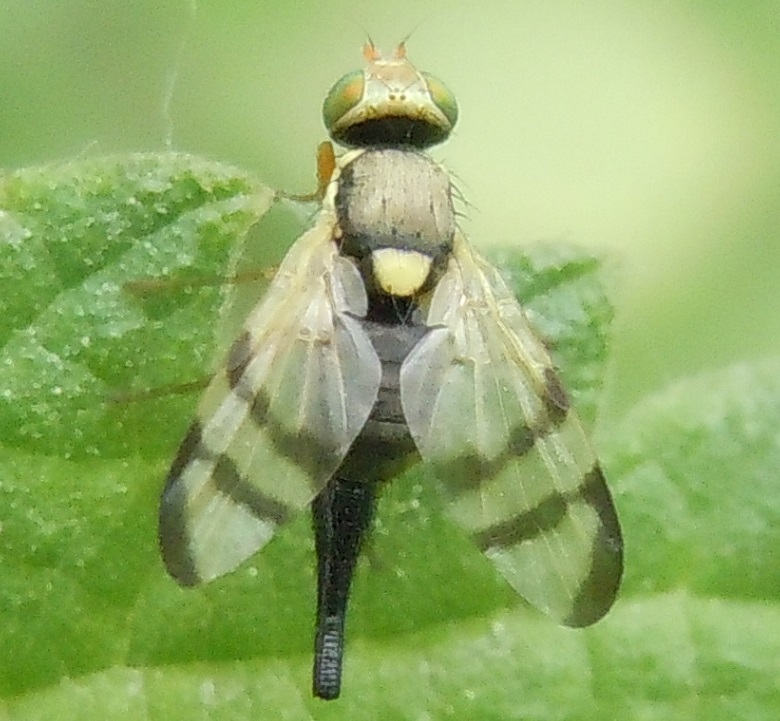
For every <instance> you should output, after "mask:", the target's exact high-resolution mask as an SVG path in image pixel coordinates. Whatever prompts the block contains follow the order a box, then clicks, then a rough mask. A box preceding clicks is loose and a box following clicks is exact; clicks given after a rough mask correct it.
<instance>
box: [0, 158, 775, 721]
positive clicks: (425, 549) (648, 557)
mask: <svg viewBox="0 0 780 721" xmlns="http://www.w3.org/2000/svg"><path fill="white" fill-rule="evenodd" d="M270 202H271V193H270V191H268V190H267V189H266V188H264V187H263V186H262V185H261V184H260V183H258V182H257V181H256V180H254V179H253V178H251V177H249V176H246V175H245V174H243V173H241V172H239V171H237V170H235V169H232V168H226V167H224V166H221V165H218V164H213V163H207V162H205V161H202V160H198V159H195V158H190V157H187V156H176V155H165V156H133V157H129V158H114V159H108V160H99V161H81V162H78V163H69V164H67V165H64V166H53V167H47V168H40V169H34V170H27V171H22V172H20V173H18V174H15V175H11V176H8V177H6V178H5V179H3V180H2V182H0V208H2V211H0V277H2V279H3V288H4V292H3V295H2V299H0V303H2V304H3V305H2V309H3V313H2V314H0V339H2V345H1V346H0V349H1V350H0V352H2V354H3V355H2V358H3V360H2V363H0V429H1V430H2V442H3V445H2V447H1V448H0V578H2V582H0V618H2V623H0V699H2V700H0V719H5V718H8V719H14V720H16V719H50V718H52V717H54V716H56V718H58V719H63V720H64V719H79V720H81V719H101V720H102V719H106V718H123V719H136V718H138V719H145V720H148V719H166V720H167V719H201V718H202V719H211V720H219V721H221V720H223V719H246V718H280V719H284V718H287V719H299V718H311V717H315V716H316V718H322V719H327V718H344V717H359V718H381V719H396V718H397V719H418V718H422V717H430V718H438V717H448V718H450V717H451V718H463V719H474V718H479V719H488V720H489V719H512V718H517V719H521V718H522V719H563V718H567V719H604V718H643V719H653V718H658V719H676V718H680V719H682V718H708V719H713V718H714V719H719V718H723V719H726V718H728V719H733V718H751V719H764V718H766V719H770V718H771V719H775V718H777V717H778V708H777V701H776V700H775V699H776V698H780V690H778V683H779V682H778V679H780V668H778V663H779V662H778V659H780V641H778V640H777V638H778V636H779V635H778V634H776V633H771V632H770V630H771V629H777V628H778V624H779V623H780V605H778V596H780V594H779V593H778V589H777V579H778V578H780V574H778V570H780V569H778V560H777V558H776V556H775V549H776V548H777V540H778V539H777V538H776V536H777V533H778V530H777V529H778V528H780V523H778V520H780V519H778V517H777V516H778V511H777V503H776V502H775V498H776V497H777V494H776V493H773V492H772V487H773V486H772V484H773V480H774V476H773V475H772V473H773V471H774V470H775V469H776V468H777V467H778V460H780V459H778V453H779V452H780V451H778V444H777V440H776V431H775V430H773V429H776V428H777V427H778V425H779V424H778V421H780V418H778V415H780V392H779V391H780V389H779V388H778V381H777V380H776V379H777V378H779V377H780V374H779V373H778V371H780V363H767V364H766V365H765V366H761V367H750V366H745V367H743V368H740V369H735V370H732V371H727V372H723V373H720V374H713V375H712V376H710V377H707V378H704V379H701V380H694V381H690V382H687V383H683V384H680V385H679V386H676V387H673V388H671V389H669V391H668V392H667V393H665V394H663V395H662V396H660V397H659V398H657V399H650V400H648V402H647V403H646V404H645V405H644V406H643V407H642V408H640V409H637V411H636V413H635V414H634V415H633V416H632V417H631V418H629V419H627V420H626V422H625V423H624V424H623V426H622V427H621V431H620V434H619V435H614V436H612V437H610V436H608V435H607V434H604V437H605V440H606V442H607V444H608V445H607V447H606V450H607V453H606V454H605V457H604V461H605V466H606V469H607V474H608V477H609V478H610V480H611V482H612V487H613V489H615V490H616V497H617V503H618V507H619V511H620V513H621V516H622V519H623V523H624V530H625V535H626V541H627V554H628V556H627V573H626V583H625V587H624V591H623V594H622V597H621V598H620V599H619V600H618V603H617V604H616V607H615V608H614V609H613V611H612V612H611V613H610V614H609V615H608V617H607V618H606V619H605V620H604V621H602V622H600V623H599V624H597V625H596V626H595V627H593V628H590V629H585V630H579V631H573V630H570V629H562V628H559V627H557V626H555V625H554V624H552V623H551V622H549V621H548V620H547V619H545V618H544V617H542V616H541V615H540V614H539V613H537V612H536V611H534V610H533V609H530V608H528V607H527V606H526V605H525V604H524V603H523V602H522V601H521V600H519V599H518V598H517V597H516V596H515V595H514V594H513V593H512V592H511V591H509V590H508V589H507V588H506V587H505V585H504V584H503V582H502V581H501V580H500V579H499V578H497V576H496V575H495V573H494V571H493V568H492V566H491V564H489V563H488V562H487V561H486V560H485V559H484V558H483V557H482V556H481V554H479V552H477V551H476V550H475V549H474V548H472V547H471V545H470V544H469V543H468V542H467V540H466V539H464V538H463V537H461V536H460V534H459V533H458V532H457V531H456V530H455V529H453V528H452V527H450V526H449V525H448V524H447V523H446V522H445V520H444V519H443V518H442V516H441V514H440V513H439V509H438V500H437V496H436V494H435V493H434V492H433V490H432V487H433V485H434V484H432V483H431V479H430V478H429V477H428V476H427V474H426V473H425V471H424V469H422V470H419V471H417V472H414V473H409V474H407V475H406V476H404V477H403V478H401V479H398V481H397V482H394V483H393V484H391V485H390V486H389V487H388V488H387V491H386V493H385V494H384V497H383V498H382V500H381V502H380V508H379V514H378V515H379V517H378V523H377V528H376V532H375V533H374V536H373V539H372V543H371V545H370V548H369V549H368V550H367V553H366V554H365V558H364V561H363V563H362V565H361V567H360V568H359V570H358V574H357V577H356V581H355V589H354V593H353V596H352V600H351V608H350V618H349V628H348V647H347V655H346V668H345V680H344V688H343V696H342V698H341V699H340V700H339V701H336V702H333V703H329V704H325V703H323V702H320V701H317V700H314V699H312V698H311V695H310V691H309V684H310V666H311V647H312V629H313V608H314V600H315V587H314V586H315V577H314V561H313V550H312V541H311V533H310V529H309V519H308V518H305V517H301V518H299V519H297V520H296V521H295V522H294V523H292V524H291V525H290V526H289V527H288V528H285V530H284V532H283V533H281V534H280V535H279V537H278V538H276V539H274V541H273V542H272V543H271V544H269V546H268V548H267V549H265V550H264V551H263V552H262V553H261V554H258V556H257V557H255V558H253V559H251V560H250V561H249V562H248V563H247V564H245V565H244V566H243V567H242V568H241V569H239V570H238V571H237V572H236V573H234V574H231V575H230V576H228V577H226V578H224V579H220V580H219V581H216V582H214V583H212V584H210V585H207V586H205V587H202V588H197V589H194V590H193V589H189V590H184V589H180V588H178V587H177V586H176V584H175V583H174V582H173V581H172V580H171V579H169V578H168V577H167V576H166V574H165V572H164V569H163V567H162V564H161V562H160V560H159V558H158V552H157V547H156V514H157V504H158V500H159V494H160V491H161V486H162V479H163V478H164V475H165V472H166V470H167V467H168V464H169V463H170V460H171V459H172V457H173V455H174V453H175V451H176V447H177V444H178V442H179V441H180V439H181V436H182V434H183V433H184V431H185V429H186V427H187V425H188V423H189V421H190V419H191V416H192V412H193V409H194V406H195V403H196V401H197V394H190V395H187V396H185V395H181V394H162V393H160V394H153V395H151V396H145V395H140V396H138V397H137V398H135V399H134V400H132V401H127V400H126V401H125V402H123V403H108V402H107V399H108V398H109V396H110V395H111V394H115V393H118V392H126V393H128V392H129V393H131V394H132V393H133V392H137V391H139V390H144V389H148V388H152V389H153V388H160V387H161V386H165V385H167V384H180V383H185V382H187V381H192V380H197V379H198V377H201V376H203V374H205V373H208V372H209V371H210V370H211V369H212V368H213V367H214V364H215V362H218V359H219V353H220V348H223V347H224V345H225V343H226V339H227V338H228V337H229V335H230V332H231V328H232V327H234V325H235V320H236V317H237V316H239V315H240V313H241V310H242V309H244V308H245V307H246V305H247V303H248V302H249V300H248V298H236V297H235V295H236V293H238V294H242V293H243V294H245V295H246V296H252V295H255V294H256V292H257V290H258V289H257V288H256V287H251V286H250V287H249V288H247V287H245V286H244V284H242V285H241V287H233V286H225V285H220V284H218V283H217V284H203V283H202V282H201V280H202V279H203V278H206V279H212V280H214V279H218V278H224V277H225V276H229V275H231V274H232V273H234V272H236V270H240V269H241V267H243V266H242V262H241V260H240V259H239V256H240V255H241V254H242V253H243V251H241V250H240V249H239V250H238V251H237V250H236V246H237V245H239V246H240V245H242V242H243V241H244V239H245V240H246V244H247V248H246V249H245V250H246V253H243V254H244V255H251V256H252V258H251V259H250V260H248V261H244V262H245V263H248V265H249V266H250V267H251V266H253V265H259V267H262V266H263V265H265V264H267V263H269V262H274V261H275V260H276V259H278V258H279V256H280V254H281V253H282V252H283V249H284V247H286V245H289V242H291V240H292V239H293V238H294V237H295V234H296V232H299V231H300V229H301V227H302V222H301V219H300V216H299V215H297V214H296V212H295V209H294V208H290V207H286V206H282V205H280V204H277V205H276V206H275V207H274V208H273V209H272V210H270V211H269V212H268V213H267V214H266V212H265V211H266V210H267V209H268V205H269V204H270ZM261 218H262V219H261ZM260 219H261V220H260ZM258 220H260V222H259V224H258V225H257V226H256V227H252V226H254V225H255V224H256V223H257V221H258ZM250 228H252V230H251V232H250ZM499 263H500V266H501V268H502V270H504V271H505V273H506V274H507V276H508V277H509V278H510V281H511V282H512V284H513V286H514V287H515V288H516V289H517V290H518V291H522V292H521V296H522V297H523V298H524V299H525V300H526V301H527V302H528V304H529V306H530V307H531V310H532V311H533V313H534V316H535V317H536V318H537V320H540V321H541V322H540V327H541V329H542V332H543V334H544V335H545V336H546V337H547V338H548V339H549V340H550V342H551V344H552V347H553V350H554V352H555V354H556V358H557V359H558V362H559V363H560V365H561V367H562V371H563V374H564V377H565V378H567V379H568V381H569V383H570V385H572V386H573V389H574V395H575V397H576V398H577V400H578V401H583V402H584V410H583V406H579V404H578V406H579V408H580V412H581V413H582V414H583V415H584V416H585V417H586V419H588V420H590V419H592V417H593V410H592V409H593V408H594V407H595V404H594V402H593V400H592V399H595V397H596V395H597V391H598V388H597V386H598V385H599V384H600V379H601V377H602V376H603V372H604V362H605V359H606V341H605V339H606V334H607V326H608V323H609V320H610V318H611V309H610V307H609V304H608V303H607V302H606V299H605V297H604V293H603V289H602V287H601V284H600V283H599V272H598V262H597V261H595V260H593V259H592V258H588V257H587V256H586V255H584V254H582V253H578V252H576V251H573V250H571V249H567V248H563V249H560V248H542V249H535V250H534V251H532V252H531V253H529V254H520V253H518V252H517V251H514V252H509V251H507V252H506V254H504V255H503V256H502V257H501V258H500V259H499ZM150 278H169V279H174V280H175V281H176V282H170V283H168V284H167V285H165V284H163V285H162V286H161V287H160V288H156V289H150V290H148V292H145V293H143V294H140V295H139V294H137V293H134V292H130V291H129V286H128V283H129V282H130V281H133V280H135V281H146V280H148V279H150ZM185 281H186V282H185ZM737 563H739V564H740V565H739V566H738V567H737V566H736V564H737Z"/></svg>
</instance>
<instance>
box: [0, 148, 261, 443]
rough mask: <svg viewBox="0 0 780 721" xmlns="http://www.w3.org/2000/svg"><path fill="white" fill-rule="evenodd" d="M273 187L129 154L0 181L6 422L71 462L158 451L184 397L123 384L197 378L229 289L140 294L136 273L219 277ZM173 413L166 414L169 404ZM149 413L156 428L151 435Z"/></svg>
mask: <svg viewBox="0 0 780 721" xmlns="http://www.w3.org/2000/svg"><path fill="white" fill-rule="evenodd" d="M271 198H272V194H271V192H270V191H269V190H268V189H267V188H264V187H263V186H262V185H260V184H259V183H258V182H257V181H256V180H253V179H252V178H249V177H248V176H246V175H245V174H243V173H240V172H238V171H237V170H235V169H233V168H229V167H225V166H221V165H218V164H216V163H207V162H205V161H202V160H198V159H196V158H192V157H189V156H181V155H163V156H159V155H137V156H131V157H129V158H108V159H102V160H91V161H81V162H72V163H67V164H62V165H57V166H47V167H42V168H34V169H30V170H24V171H20V172H18V173H15V174H13V175H11V176H9V177H7V178H5V179H4V180H3V182H2V184H0V208H2V209H3V212H2V215H0V233H1V234H2V236H1V237H2V242H1V243H0V285H1V286H2V287H3V288H4V289H5V290H4V292H3V294H2V297H0V347H2V358H1V359H0V389H2V391H0V428H2V431H3V442H4V443H5V444H6V445H8V446H13V447H18V448H24V449H28V450H35V451H36V452H39V453H44V454H47V455H55V456H60V457H66V458H83V457H85V456H101V457H104V456H106V455H116V456H123V455H127V454H128V453H129V452H131V451H135V452H137V451H141V452H148V451H159V449H160V448H161V447H162V446H161V442H164V443H165V445H166V446H167V442H168V441H169V440H170V438H171V436H170V433H169V432H167V431H168V429H170V428H177V425H178V424H177V423H176V422H175V420H174V419H175V418H176V415H177V414H178V413H180V412H181V404H176V403H175V402H174V403H173V404H169V403H168V402H167V400H166V403H161V404H157V405H156V406H154V409H153V410H152V411H151V412H150V409H149V408H146V409H144V412H143V413H139V412H138V410H139V408H140V407H139V406H137V405H133V404H116V403H111V399H112V397H113V395H114V394H115V393H117V392H126V391H134V390H141V389H143V387H144V386H141V387H140V388H139V383H143V384H146V385H148V386H149V387H159V386H161V385H164V384H166V383H176V382H180V381H181V379H182V378H183V379H185V380H193V379H196V378H199V377H202V376H203V375H204V373H206V372H207V371H208V369H209V367H210V364H211V357H210V356H211V353H212V352H213V344H214V323H213V321H212V322H208V321H207V322H206V323H204V322H203V319H204V318H205V319H212V318H214V317H215V313H216V312H217V311H218V309H219V307H220V304H221V303H222V302H223V301H224V286H220V285H218V284H212V285H210V286H201V287H198V288H196V289H189V292H179V293H177V294H173V295H172V294H171V293H165V292H158V293H150V294H147V296H146V297H144V296H139V295H138V294H134V293H132V292H130V290H129V289H128V286H127V284H128V283H129V282H130V281H134V280H142V281H148V280H149V279H152V278H159V277H165V278H177V279H180V280H182V279H186V278H195V279H199V278H203V277H211V278H214V277H217V278H222V277H224V276H225V275H226V269H227V268H228V266H229V263H230V257H231V255H230V254H231V252H232V249H233V248H234V247H235V244H236V240H237V238H240V237H241V236H243V235H245V234H246V233H247V231H248V229H249V228H250V227H251V226H252V225H253V224H254V223H255V222H257V220H258V218H259V217H260V216H262V215H263V213H264V212H265V211H266V210H267V208H268V206H269V204H270V202H271ZM169 408H170V409H171V410H170V411H169V410H168V409H169ZM150 419H153V424H154V425H155V426H156V429H157V431H158V432H157V433H152V434H149V433H148V432H146V431H147V430H148V426H149V423H150Z"/></svg>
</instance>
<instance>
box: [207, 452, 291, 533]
mask: <svg viewBox="0 0 780 721" xmlns="http://www.w3.org/2000/svg"><path fill="white" fill-rule="evenodd" d="M211 477H212V480H213V481H214V487H215V488H216V489H217V490H218V491H219V492H220V493H222V494H224V495H226V496H228V497H229V498H230V500H231V501H233V502H234V503H237V504H238V505H240V506H246V508H248V509H249V510H250V511H251V512H252V514H253V515H254V516H256V517H257V518H261V519H263V520H270V521H273V522H274V523H276V524H277V525H281V524H282V523H287V521H289V520H290V515H291V514H290V511H289V509H288V508H287V506H285V505H284V504H283V503H280V502H279V501H277V500H276V499H274V498H271V497H270V496H267V495H265V494H264V493H262V492H261V491H260V490H259V489H258V488H257V487H256V486H254V485H252V484H250V483H247V482H245V481H244V479H243V478H242V477H241V475H240V474H239V472H238V469H237V468H236V464H235V463H234V462H233V459H232V458H230V457H229V456H226V455H224V454H222V455H220V456H219V457H218V458H217V462H216V464H215V466H214V471H213V472H212V476H211Z"/></svg>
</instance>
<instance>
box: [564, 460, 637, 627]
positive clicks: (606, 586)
mask: <svg viewBox="0 0 780 721" xmlns="http://www.w3.org/2000/svg"><path fill="white" fill-rule="evenodd" d="M583 498H585V500H587V501H588V502H589V503H590V504H591V506H593V507H594V508H595V509H596V510H597V511H598V515H599V519H600V520H601V527H600V528H599V532H598V534H597V535H596V537H595V538H594V539H593V552H592V553H591V558H592V559H593V560H592V563H591V567H590V571H589V573H588V575H587V577H586V578H585V579H584V580H583V582H582V583H581V584H580V587H579V588H578V589H577V595H576V597H575V598H574V601H573V604H572V610H571V613H570V614H569V616H568V617H567V618H566V619H565V621H564V623H566V625H567V626H589V625H590V624H591V623H595V622H596V621H598V620H599V619H600V618H601V617H602V616H603V615H604V614H605V613H606V612H607V611H608V610H609V609H610V607H611V606H612V603H613V602H614V600H615V596H617V592H618V589H619V588H620V580H621V578H622V576H623V538H622V536H621V533H620V525H619V523H618V519H617V513H616V512H615V506H614V504H613V503H612V498H611V497H610V495H609V491H608V489H607V486H606V483H605V481H604V476H603V474H602V472H601V469H600V468H599V467H598V466H596V467H594V468H593V470H592V471H591V472H590V473H589V474H588V477H587V479H586V482H585V486H584V488H583Z"/></svg>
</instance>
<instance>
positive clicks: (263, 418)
mask: <svg viewBox="0 0 780 721" xmlns="http://www.w3.org/2000/svg"><path fill="white" fill-rule="evenodd" d="M269 408H270V403H269V400H268V396H267V395H266V394H265V393H264V392H263V391H255V396H254V398H253V400H252V404H251V407H250V409H249V415H250V417H251V418H252V420H253V421H254V422H255V424H256V425H257V426H258V428H261V429H262V430H263V433H264V435H265V436H266V437H267V438H268V439H269V440H270V441H271V443H273V445H274V449H275V450H277V451H278V452H279V454H280V455H282V456H284V457H285V458H287V459H289V460H291V461H292V462H293V463H295V464H296V465H297V466H299V467H300V468H301V469H303V471H304V472H305V473H306V474H307V475H308V476H309V478H311V479H312V481H313V482H316V483H314V484H313V485H316V486H318V488H317V490H318V489H319V486H322V485H324V483H325V481H326V480H327V479H328V478H329V477H330V476H331V475H332V474H333V471H334V470H335V469H334V468H333V459H334V458H335V457H339V456H340V455H343V454H341V453H339V449H338V448H334V447H332V446H326V445H325V444H324V443H322V441H321V440H320V439H319V438H317V437H316V436H315V435H314V434H313V433H311V432H307V431H306V430H303V429H302V430H301V431H300V432H298V433H291V432H290V431H288V430H286V429H285V428H282V427H281V426H280V425H279V424H278V423H277V422H276V420H275V419H274V417H273V416H272V415H271V414H270V413H269Z"/></svg>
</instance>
